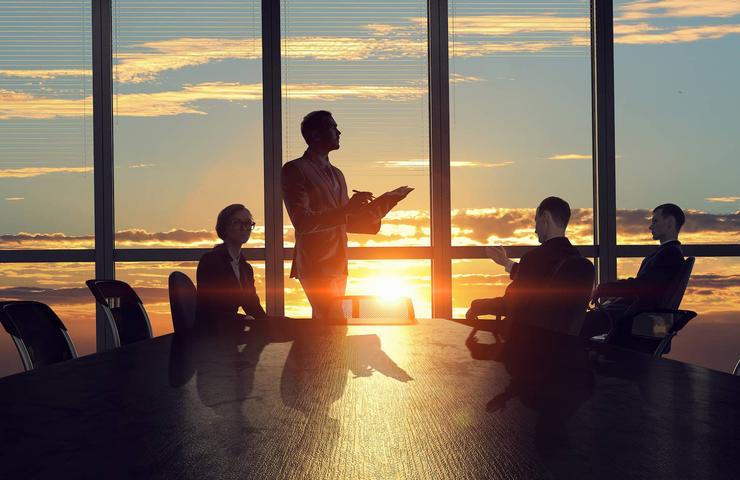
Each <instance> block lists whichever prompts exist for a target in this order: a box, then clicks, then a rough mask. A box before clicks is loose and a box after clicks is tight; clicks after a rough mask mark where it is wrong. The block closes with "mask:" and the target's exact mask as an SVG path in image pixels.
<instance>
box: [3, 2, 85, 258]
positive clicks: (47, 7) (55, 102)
mask: <svg viewBox="0 0 740 480" xmlns="http://www.w3.org/2000/svg"><path fill="white" fill-rule="evenodd" d="M90 18H91V13H90V2H48V1H36V0H23V1H9V0H0V32H2V33H1V34H0V218H2V226H1V227H0V249H16V248H18V249H35V248H38V249H48V248H92V247H93V243H94V241H93V235H92V233H93V230H94V229H93V204H92V203H93V174H92V168H93V149H92V82H91V79H92V73H91V68H92V67H91V62H92V55H91V52H90V49H91V47H90V45H91V40H90V34H91V30H92V28H91V21H90ZM50 192H53V195H54V198H53V201H50V200H51V199H50V196H49V195H50Z"/></svg>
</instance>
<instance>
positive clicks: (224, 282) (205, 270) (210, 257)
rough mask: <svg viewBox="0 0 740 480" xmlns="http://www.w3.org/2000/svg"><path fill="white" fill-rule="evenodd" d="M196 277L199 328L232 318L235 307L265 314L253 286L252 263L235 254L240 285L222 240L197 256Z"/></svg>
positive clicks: (260, 315)
mask: <svg viewBox="0 0 740 480" xmlns="http://www.w3.org/2000/svg"><path fill="white" fill-rule="evenodd" d="M196 277H197V282H198V303H197V313H196V321H197V326H198V327H199V328H206V327H209V326H213V327H218V326H219V325H222V324H223V323H224V322H233V321H234V320H235V319H236V313H237V310H238V309H239V307H242V308H243V309H244V312H245V313H246V314H247V315H251V316H253V317H254V318H265V317H266V315H265V311H264V310H263V309H262V305H261V304H260V299H259V296H257V290H256V289H255V287H254V271H253V270H252V266H251V265H249V264H248V263H247V262H246V261H245V260H244V257H240V258H239V278H240V281H241V286H240V285H239V282H238V281H237V280H236V275H234V270H233V269H232V268H231V255H230V254H229V251H228V250H227V249H226V246H225V245H224V244H220V245H216V246H215V247H214V248H213V251H210V252H208V253H206V254H205V255H203V256H202V257H201V259H200V262H198V272H197V274H196ZM234 323H236V322H234ZM217 324H219V325H217Z"/></svg>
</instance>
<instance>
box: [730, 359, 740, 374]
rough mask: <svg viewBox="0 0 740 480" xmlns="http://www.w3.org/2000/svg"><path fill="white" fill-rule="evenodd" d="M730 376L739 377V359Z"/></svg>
mask: <svg viewBox="0 0 740 480" xmlns="http://www.w3.org/2000/svg"><path fill="white" fill-rule="evenodd" d="M732 374H733V375H736V376H739V377H740V358H738V359H737V363H736V364H735V369H734V370H733V371H732Z"/></svg>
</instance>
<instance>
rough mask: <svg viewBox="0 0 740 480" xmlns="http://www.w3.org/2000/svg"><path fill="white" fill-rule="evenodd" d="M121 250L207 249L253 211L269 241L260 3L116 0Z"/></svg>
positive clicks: (257, 242)
mask: <svg viewBox="0 0 740 480" xmlns="http://www.w3.org/2000/svg"><path fill="white" fill-rule="evenodd" d="M113 15H114V19H113V26H114V35H113V41H114V45H113V48H114V55H113V56H114V64H113V75H114V99H113V101H114V103H113V109H114V117H115V121H114V129H113V133H114V138H115V142H114V145H115V155H114V157H115V194H116V231H117V233H116V246H117V247H118V248H126V247H138V248H148V247H167V248H177V247H207V246H212V245H213V244H214V243H215V241H216V236H215V233H214V231H213V230H214V225H215V223H216V215H217V214H218V212H219V211H220V210H221V208H223V207H225V206H226V205H229V204H232V203H242V204H244V205H246V206H247V207H248V208H249V209H250V210H251V211H252V214H253V215H254V216H255V221H256V222H257V224H258V225H259V226H260V227H259V228H258V229H256V230H255V232H254V235H253V238H252V240H251V241H250V244H249V246H251V247H254V246H261V245H264V228H263V227H262V226H263V225H264V214H263V211H264V208H263V204H264V193H263V192H264V181H263V167H262V165H263V158H262V62H261V58H262V42H261V33H260V31H261V19H260V2H259V1H257V0H244V1H239V2H202V1H197V0H178V1H171V0H169V1H167V0H162V1H149V0H115V1H114V12H113Z"/></svg>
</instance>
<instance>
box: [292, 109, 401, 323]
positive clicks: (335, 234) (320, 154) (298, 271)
mask: <svg viewBox="0 0 740 480" xmlns="http://www.w3.org/2000/svg"><path fill="white" fill-rule="evenodd" d="M301 134H302V135H303V138H304V139H305V140H306V143H307V144H308V149H307V150H306V152H305V153H304V154H303V156H302V157H301V158H298V159H295V160H292V161H290V162H288V163H286V164H285V165H284V166H283V170H282V178H281V181H282V189H283V199H284V200H285V207H286V209H287V210H288V215H289V216H290V220H291V222H292V223H293V227H294V228H295V248H294V253H293V266H292V268H291V271H290V276H291V278H297V279H299V280H300V282H301V286H302V287H303V290H304V291H305V293H306V297H307V298H308V301H309V302H310V303H311V308H312V310H313V314H312V316H313V318H316V319H322V318H343V317H344V315H343V313H342V310H341V307H340V303H339V302H338V301H336V299H337V297H341V296H343V295H344V292H345V288H346V284H347V233H348V232H349V233H369V234H374V233H377V232H378V231H379V230H380V220H381V218H382V217H383V216H384V215H385V214H386V213H388V211H390V209H391V208H393V206H395V205H396V203H398V202H399V201H400V200H402V199H403V198H404V197H405V196H406V195H408V193H409V192H410V191H411V190H412V189H411V188H408V187H400V188H398V189H396V190H393V191H391V192H388V193H386V194H384V195H383V196H382V197H380V198H378V199H376V200H375V201H373V202H372V203H371V200H372V199H373V194H372V193H370V192H356V193H355V194H354V195H352V198H349V196H348V195H347V183H346V181H345V179H344V175H343V174H342V171H341V170H339V169H338V168H337V167H335V166H333V165H332V164H331V163H330V162H329V152H331V151H333V150H337V149H338V148H339V136H340V135H341V132H340V131H339V129H338V128H337V123H336V122H335V121H334V118H333V117H332V115H331V113H330V112H327V111H324V110H319V111H315V112H311V113H309V114H308V115H306V116H305V117H304V119H303V122H301Z"/></svg>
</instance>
